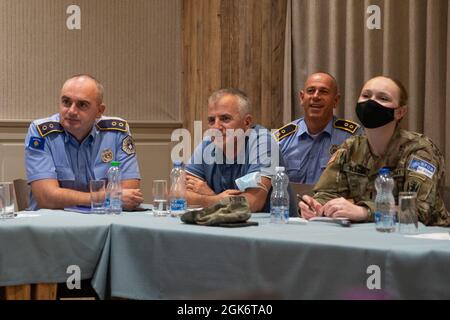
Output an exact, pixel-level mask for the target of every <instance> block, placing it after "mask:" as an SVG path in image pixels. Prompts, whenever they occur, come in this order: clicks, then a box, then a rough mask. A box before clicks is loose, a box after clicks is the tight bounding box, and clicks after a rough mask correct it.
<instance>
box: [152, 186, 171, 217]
mask: <svg viewBox="0 0 450 320" xmlns="http://www.w3.org/2000/svg"><path fill="white" fill-rule="evenodd" d="M167 213H168V206H167V180H153V215H155V216H165V215H167Z"/></svg>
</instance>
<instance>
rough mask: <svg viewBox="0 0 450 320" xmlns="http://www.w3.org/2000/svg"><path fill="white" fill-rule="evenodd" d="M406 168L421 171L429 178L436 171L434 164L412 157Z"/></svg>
mask: <svg viewBox="0 0 450 320" xmlns="http://www.w3.org/2000/svg"><path fill="white" fill-rule="evenodd" d="M408 170H410V171H414V172H417V173H421V174H423V175H425V176H427V177H428V178H430V179H431V178H433V176H434V174H435V173H436V166H435V165H433V164H431V163H429V162H428V161H425V160H423V159H419V158H416V157H413V158H412V159H411V161H410V162H409V165H408Z"/></svg>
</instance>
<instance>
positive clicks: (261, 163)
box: [186, 89, 297, 216]
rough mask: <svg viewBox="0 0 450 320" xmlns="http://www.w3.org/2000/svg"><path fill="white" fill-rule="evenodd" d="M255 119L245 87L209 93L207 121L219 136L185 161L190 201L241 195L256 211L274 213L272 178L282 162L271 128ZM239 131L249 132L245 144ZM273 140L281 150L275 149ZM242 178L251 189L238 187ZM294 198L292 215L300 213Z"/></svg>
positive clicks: (209, 201)
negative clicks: (263, 125)
mask: <svg viewBox="0 0 450 320" xmlns="http://www.w3.org/2000/svg"><path fill="white" fill-rule="evenodd" d="M252 121H253V117H252V115H251V110H250V101H249V99H248V97H247V95H246V94H245V93H243V92H242V91H240V90H237V89H221V90H218V91H216V92H214V93H213V94H212V95H211V96H210V98H209V100H208V125H209V128H210V129H213V130H215V133H216V134H218V136H214V137H213V138H211V137H206V138H205V139H204V140H203V142H202V144H200V145H199V146H198V147H197V148H196V150H195V151H194V155H193V156H192V157H191V159H190V161H189V163H188V165H187V166H186V171H187V173H188V175H187V177H186V188H187V200H188V203H189V204H197V205H200V206H202V207H209V206H211V205H214V204H216V203H217V202H219V201H220V200H222V199H223V198H225V197H227V196H231V195H238V194H241V195H243V196H245V197H246V198H247V201H248V203H249V206H250V210H251V212H269V210H270V193H271V187H272V184H271V179H272V176H273V175H274V174H275V170H274V169H275V166H278V165H283V163H282V159H281V154H280V153H279V150H278V148H276V147H277V144H276V142H275V141H274V139H273V137H272V135H271V133H270V131H269V130H267V129H265V128H263V127H262V126H260V125H253V123H252ZM227 130H232V132H229V131H228V132H227ZM237 130H241V133H242V134H244V133H245V134H246V135H247V137H246V138H242V140H241V141H243V143H242V144H240V143H239V138H237V139H236V138H235V137H234V136H232V135H230V133H236V132H237ZM242 137H243V135H242ZM232 139H235V140H234V142H233V141H232ZM272 141H273V144H274V145H275V149H277V150H273V149H272V145H273V144H272V143H271V142H272ZM231 146H234V148H231ZM278 160H280V161H281V162H278ZM237 180H239V184H240V185H241V186H246V187H248V188H245V190H238V183H237V182H236V181H237ZM291 198H292V200H294V201H293V202H292V203H291V208H290V214H291V215H293V216H297V207H296V203H295V199H294V197H293V196H292V194H291Z"/></svg>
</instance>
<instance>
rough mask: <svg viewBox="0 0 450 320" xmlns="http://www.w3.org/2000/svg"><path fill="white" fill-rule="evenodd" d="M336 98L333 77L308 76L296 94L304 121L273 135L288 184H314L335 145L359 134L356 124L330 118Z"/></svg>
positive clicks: (292, 124)
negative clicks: (277, 144) (283, 162)
mask: <svg viewBox="0 0 450 320" xmlns="http://www.w3.org/2000/svg"><path fill="white" fill-rule="evenodd" d="M339 98H340V95H339V92H338V87H337V83H336V79H335V78H334V77H333V76H331V75H330V74H328V73H323V72H319V73H314V74H311V75H310V76H309V77H308V79H307V80H306V82H305V85H304V88H303V90H301V91H300V92H299V101H300V104H301V105H302V106H303V108H304V113H305V116H304V118H300V119H297V120H295V121H293V122H291V123H289V124H287V125H285V126H284V127H282V128H280V129H278V131H277V132H276V133H275V137H276V139H277V140H278V141H279V145H280V149H281V153H282V154H283V158H284V161H285V163H286V167H287V174H288V176H289V180H290V181H291V182H296V183H306V184H315V183H316V182H317V181H318V180H319V177H320V175H321V174H322V172H323V170H324V169H325V167H326V165H327V163H328V160H329V159H330V157H331V155H332V154H333V153H334V152H335V151H336V150H337V149H338V146H339V145H340V144H342V142H344V141H345V140H346V139H347V138H349V137H351V136H353V135H355V134H357V135H361V134H362V128H361V127H360V125H359V124H357V123H355V122H353V121H349V120H345V119H338V118H336V117H335V116H334V115H333V109H334V108H336V106H337V105H338V102H339Z"/></svg>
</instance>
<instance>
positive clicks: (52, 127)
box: [37, 121, 64, 137]
mask: <svg viewBox="0 0 450 320" xmlns="http://www.w3.org/2000/svg"><path fill="white" fill-rule="evenodd" d="M37 129H38V131H39V134H40V135H41V137H45V136H46V135H48V134H50V133H53V132H59V133H61V132H64V128H63V126H62V125H61V123H59V122H57V121H48V122H44V123H41V124H38V125H37Z"/></svg>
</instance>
